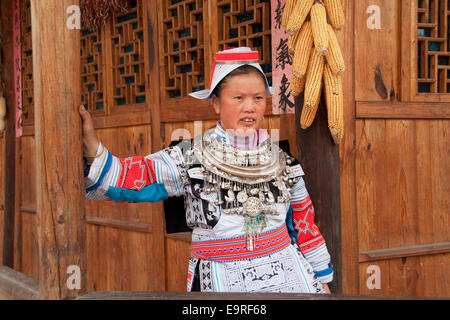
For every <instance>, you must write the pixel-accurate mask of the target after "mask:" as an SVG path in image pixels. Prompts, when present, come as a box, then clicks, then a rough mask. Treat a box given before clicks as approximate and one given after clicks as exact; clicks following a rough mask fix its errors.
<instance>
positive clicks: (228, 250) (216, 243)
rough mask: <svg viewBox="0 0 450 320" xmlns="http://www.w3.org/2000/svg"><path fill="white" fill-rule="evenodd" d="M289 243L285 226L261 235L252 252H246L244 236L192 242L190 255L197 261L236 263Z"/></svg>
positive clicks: (278, 248) (275, 249) (269, 252)
mask: <svg viewBox="0 0 450 320" xmlns="http://www.w3.org/2000/svg"><path fill="white" fill-rule="evenodd" d="M289 243H290V237H289V234H288V232H287V228H286V225H285V224H284V225H282V226H281V227H279V228H277V229H275V230H272V231H268V232H264V233H261V234H260V235H259V236H258V239H257V240H256V241H255V245H254V248H255V249H254V250H253V251H248V250H247V239H246V237H245V236H242V237H236V238H230V239H217V240H207V241H196V242H192V246H191V251H192V255H193V256H195V257H197V258H199V259H206V260H214V261H221V262H224V261H236V260H244V259H250V258H258V257H262V256H265V255H268V254H271V253H274V252H276V251H279V250H281V249H284V248H285V247H286V246H288V245H289Z"/></svg>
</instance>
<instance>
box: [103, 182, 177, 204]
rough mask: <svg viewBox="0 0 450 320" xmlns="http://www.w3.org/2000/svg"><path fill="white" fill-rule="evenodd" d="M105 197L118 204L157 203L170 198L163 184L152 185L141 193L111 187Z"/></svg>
mask: <svg viewBox="0 0 450 320" xmlns="http://www.w3.org/2000/svg"><path fill="white" fill-rule="evenodd" d="M105 196H106V197H108V198H111V199H113V200H114V201H117V202H122V201H126V202H157V201H160V200H166V199H167V198H168V197H169V195H168V194H167V191H166V189H165V188H164V185H163V184H162V183H152V184H151V185H149V186H147V187H145V188H143V189H142V190H140V191H136V190H131V189H123V188H116V187H109V189H108V192H106V194H105Z"/></svg>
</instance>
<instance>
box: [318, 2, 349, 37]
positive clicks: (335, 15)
mask: <svg viewBox="0 0 450 320" xmlns="http://www.w3.org/2000/svg"><path fill="white" fill-rule="evenodd" d="M323 4H324V5H325V8H326V9H327V12H328V17H329V18H330V23H331V25H332V26H333V28H335V29H337V30H339V29H341V28H342V27H343V26H344V24H345V16H344V11H343V10H342V4H341V0H323Z"/></svg>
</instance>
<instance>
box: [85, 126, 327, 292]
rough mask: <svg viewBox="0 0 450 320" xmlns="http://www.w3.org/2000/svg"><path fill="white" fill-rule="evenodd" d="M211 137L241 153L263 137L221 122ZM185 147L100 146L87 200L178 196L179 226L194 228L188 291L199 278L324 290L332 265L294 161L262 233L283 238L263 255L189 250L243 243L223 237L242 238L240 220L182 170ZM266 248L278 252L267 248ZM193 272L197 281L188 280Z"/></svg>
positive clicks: (204, 282) (239, 287) (246, 286)
mask: <svg viewBox="0 0 450 320" xmlns="http://www.w3.org/2000/svg"><path fill="white" fill-rule="evenodd" d="M212 134H213V135H217V136H218V137H220V138H221V139H222V140H223V142H224V143H227V144H231V145H233V146H234V147H238V148H245V149H248V148H253V147H255V146H257V145H260V144H261V143H262V142H263V141H265V140H267V138H268V135H267V133H266V132H265V131H263V130H260V131H258V132H257V133H255V135H254V136H253V137H246V138H240V137H236V136H233V135H230V133H229V132H226V131H225V130H223V128H222V127H221V126H220V124H217V126H216V128H215V130H213V132H212ZM187 149H189V146H186V145H181V144H180V145H177V146H173V147H169V148H166V149H163V150H161V151H159V152H156V153H154V154H151V155H148V156H145V157H129V158H124V159H119V158H117V157H115V156H113V155H112V154H111V153H110V152H109V151H108V150H107V149H106V148H104V146H102V145H100V146H99V150H98V154H100V156H98V157H97V158H96V159H95V160H94V162H93V163H92V164H91V167H90V170H89V174H88V175H87V176H86V177H85V185H86V198H88V199H98V200H101V199H112V200H114V201H128V202H141V201H145V202H155V201H159V200H164V199H167V198H168V197H174V196H175V197H177V196H184V200H185V201H184V202H185V210H186V221H187V224H188V225H189V226H190V227H191V228H192V229H193V232H192V243H193V255H192V256H191V259H190V260H189V268H188V270H187V271H188V272H187V290H188V291H190V290H191V289H192V286H193V283H194V282H195V281H199V284H200V286H199V287H200V290H201V291H213V292H297V293H323V292H324V290H323V288H322V285H321V283H328V282H330V281H332V279H333V267H332V265H331V263H330V255H329V253H328V250H327V247H326V244H325V241H324V239H323V237H322V235H321V234H320V232H319V230H318V228H317V226H316V224H315V223H314V207H313V205H312V202H311V199H310V197H309V195H308V192H307V190H306V187H305V183H304V181H303V179H302V175H304V173H303V170H302V168H301V166H300V164H298V163H297V162H295V163H293V164H292V166H291V169H292V171H291V172H292V173H291V176H290V178H297V179H298V182H297V183H296V184H295V185H294V186H293V187H292V189H291V196H292V198H291V202H290V203H274V204H273V208H276V210H277V211H278V212H279V215H267V219H268V220H267V228H266V229H264V232H263V234H267V235H271V236H272V235H274V234H275V235H278V230H282V231H280V232H281V233H279V234H280V235H282V236H281V237H279V238H270V241H269V242H265V244H264V245H268V246H269V250H260V253H259V252H258V254H250V255H247V254H246V253H245V252H244V255H241V257H244V258H241V259H239V258H236V259H234V258H233V259H231V260H230V259H223V258H221V257H220V255H219V256H217V255H206V256H201V254H195V252H194V250H196V248H195V245H196V244H201V245H205V244H206V245H207V244H210V243H220V244H221V245H222V248H233V250H235V249H236V248H237V247H239V250H246V248H245V246H244V245H242V246H241V245H237V244H233V243H232V241H231V240H230V239H241V238H242V237H245V231H244V228H243V226H244V223H245V217H244V216H242V215H230V214H224V213H223V212H222V207H221V206H220V205H216V204H215V203H214V200H215V199H216V198H217V194H216V193H215V192H208V193H205V192H204V190H203V175H202V170H201V168H200V167H199V166H192V167H187V166H185V165H184V164H185V160H184V159H185V158H184V156H183V152H184V151H186V150H187ZM102 150H103V151H102ZM286 237H287V239H288V241H287V240H286V239H285V238H286ZM267 239H269V238H267ZM261 243H262V242H261ZM272 244H273V246H276V245H278V247H271V246H272ZM217 252H218V251H217ZM242 252H243V251H241V252H239V253H242ZM228 253H229V251H228ZM196 270H197V273H198V275H197V276H198V279H195V278H196V277H195V274H196Z"/></svg>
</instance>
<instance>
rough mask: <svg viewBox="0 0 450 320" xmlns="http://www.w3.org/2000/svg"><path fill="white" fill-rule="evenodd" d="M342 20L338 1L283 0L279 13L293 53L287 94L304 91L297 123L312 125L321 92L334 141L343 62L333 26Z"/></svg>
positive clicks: (339, 123)
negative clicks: (282, 7)
mask: <svg viewBox="0 0 450 320" xmlns="http://www.w3.org/2000/svg"><path fill="white" fill-rule="evenodd" d="M327 17H328V21H329V22H330V24H329V23H328V21H327ZM344 22H345V17H344V12H343V10H342V4H341V0H287V1H286V5H285V7H284V11H283V16H282V25H283V26H285V28H286V30H287V32H288V33H289V39H288V45H289V53H290V54H291V55H293V64H292V71H293V72H292V73H293V75H292V79H291V86H290V87H291V94H292V95H293V96H298V95H299V94H300V93H302V92H303V91H304V105H303V109H302V113H301V116H300V126H301V127H302V128H303V129H306V128H308V127H309V126H310V125H311V124H312V122H313V121H314V117H315V115H316V113H317V108H318V106H319V101H320V96H321V92H322V91H324V93H325V101H326V106H327V114H328V128H329V130H330V133H331V135H332V137H333V140H334V142H335V143H336V144H339V143H340V141H341V140H342V136H343V133H344V98H343V95H342V94H343V93H342V92H343V91H342V76H341V75H342V73H343V72H344V70H345V65H344V59H343V57H342V52H341V48H340V47H339V43H338V40H337V38H336V34H335V29H340V28H342V27H343V26H344ZM322 87H323V88H324V90H322Z"/></svg>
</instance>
